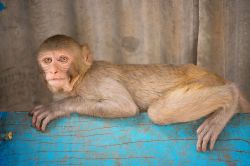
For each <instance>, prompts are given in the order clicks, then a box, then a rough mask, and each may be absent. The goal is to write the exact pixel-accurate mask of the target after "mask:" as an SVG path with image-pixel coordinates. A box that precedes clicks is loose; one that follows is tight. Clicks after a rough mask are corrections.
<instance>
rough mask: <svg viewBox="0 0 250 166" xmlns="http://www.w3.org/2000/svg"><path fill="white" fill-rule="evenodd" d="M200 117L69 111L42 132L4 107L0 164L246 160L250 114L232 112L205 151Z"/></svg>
mask: <svg viewBox="0 0 250 166" xmlns="http://www.w3.org/2000/svg"><path fill="white" fill-rule="evenodd" d="M202 121H203V120H202V119H201V120H199V121H194V122H189V123H181V124H172V125H166V126H157V125H154V124H152V122H151V121H150V119H149V118H148V116H147V113H142V114H141V115H138V116H136V117H131V118H124V119H101V118H93V117H87V116H78V115H76V114H74V115H72V116H71V117H70V118H61V119H58V120H55V121H53V122H52V123H51V124H50V125H49V126H48V128H47V131H46V132H45V133H41V132H39V131H36V130H35V129H34V128H32V127H31V117H28V116H27V113H24V112H21V113H20V112H8V115H7V117H6V118H5V120H3V121H2V122H4V123H3V126H1V125H0V133H1V132H2V133H7V132H12V133H13V139H12V140H10V141H3V142H2V143H1V142H0V165H1V166H12V165H18V166H26V165H28V166H33V165H56V166H57V165H58V166H61V165H86V166H88V165H90V166H92V165H96V166H99V165H102V166H116V165H121V166H126V165H131V166H140V165H143V166H144V165H145V166H147V165H154V166H165V165H185V166H186V165H190V166H191V165H194V166H196V165H202V166H211V165H212V166H226V165H237V166H250V160H249V159H250V132H249V131H250V130H249V129H250V114H244V115H237V116H235V117H234V118H233V119H232V120H231V121H230V122H229V124H228V125H227V126H226V127H225V129H224V130H223V132H222V133H221V134H220V136H219V139H218V141H217V143H216V145H215V149H214V150H213V151H212V152H206V153H200V152H197V151H196V141H197V137H196V134H195V130H196V129H197V127H198V126H199V125H200V124H201V123H202ZM0 122H1V120H0Z"/></svg>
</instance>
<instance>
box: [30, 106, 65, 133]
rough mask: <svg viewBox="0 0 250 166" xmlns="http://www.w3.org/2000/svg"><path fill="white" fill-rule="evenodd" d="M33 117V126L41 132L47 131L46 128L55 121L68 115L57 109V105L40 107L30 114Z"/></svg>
mask: <svg viewBox="0 0 250 166" xmlns="http://www.w3.org/2000/svg"><path fill="white" fill-rule="evenodd" d="M29 115H30V116H32V125H33V126H34V127H35V128H36V129H37V130H39V131H45V129H46V126H47V125H48V124H49V123H50V122H51V121H52V120H54V119H57V118H59V117H62V116H65V115H67V113H66V112H64V111H61V110H59V109H56V107H55V105H53V104H52V105H39V106H36V107H35V108H33V110H32V111H31V112H30V113H29Z"/></svg>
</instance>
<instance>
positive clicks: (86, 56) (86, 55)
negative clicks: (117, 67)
mask: <svg viewBox="0 0 250 166" xmlns="http://www.w3.org/2000/svg"><path fill="white" fill-rule="evenodd" d="M82 56H83V60H84V62H85V63H86V64H87V65H91V64H92V62H93V58H92V54H91V52H90V49H89V46H88V45H87V44H83V45H82Z"/></svg>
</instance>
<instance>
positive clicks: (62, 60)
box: [58, 56, 69, 63]
mask: <svg viewBox="0 0 250 166" xmlns="http://www.w3.org/2000/svg"><path fill="white" fill-rule="evenodd" d="M68 60H69V58H68V57H66V56H60V58H59V59H58V61H60V62H63V63H67V62H68Z"/></svg>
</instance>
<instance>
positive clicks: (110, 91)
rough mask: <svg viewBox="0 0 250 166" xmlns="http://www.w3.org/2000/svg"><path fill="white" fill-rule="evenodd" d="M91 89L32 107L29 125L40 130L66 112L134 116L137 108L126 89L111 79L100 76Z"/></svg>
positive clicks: (112, 116) (101, 115)
mask: <svg viewBox="0 0 250 166" xmlns="http://www.w3.org/2000/svg"><path fill="white" fill-rule="evenodd" d="M107 84H108V85H107ZM94 91H95V93H94V95H93V91H90V92H86V93H83V94H81V95H78V96H73V97H68V98H64V99H61V100H58V101H55V102H52V103H51V104H49V105H47V106H38V107H35V108H34V109H33V110H32V111H31V113H30V114H31V115H32V116H33V119H32V124H33V126H35V127H36V128H37V129H38V130H42V131H44V130H45V128H46V126H47V124H48V123H49V122H51V121H52V120H54V119H57V118H59V117H62V116H67V115H70V113H79V114H81V115H90V116H97V117H104V118H120V117H130V116H135V115H136V114H137V113H138V112H139V109H138V107H137V105H136V104H135V103H134V101H133V99H132V97H131V96H130V94H129V92H128V91H127V90H126V89H125V88H124V87H123V86H122V85H121V84H119V83H118V82H116V81H115V80H108V81H107V80H106V81H105V80H104V81H103V82H102V85H101V86H100V87H99V88H98V89H95V90H94ZM88 94H89V95H88Z"/></svg>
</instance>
